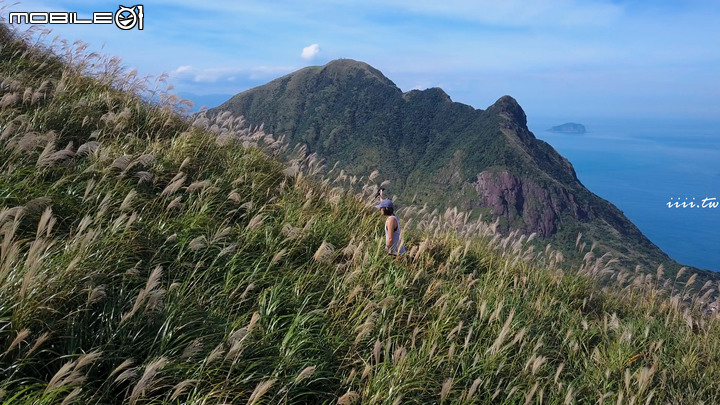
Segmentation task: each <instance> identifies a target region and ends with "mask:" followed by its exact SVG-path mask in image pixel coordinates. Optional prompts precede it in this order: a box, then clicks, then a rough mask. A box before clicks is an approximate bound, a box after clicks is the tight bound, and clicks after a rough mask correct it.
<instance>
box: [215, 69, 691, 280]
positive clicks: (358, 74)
mask: <svg viewBox="0 0 720 405" xmlns="http://www.w3.org/2000/svg"><path fill="white" fill-rule="evenodd" d="M223 110H227V111H230V112H231V113H233V114H235V115H242V116H243V117H245V119H247V120H248V122H249V123H251V124H253V125H259V124H263V125H264V128H265V130H266V131H268V132H270V133H273V134H275V135H278V136H283V137H285V139H286V140H287V141H288V142H289V143H290V144H291V145H293V144H302V145H304V146H305V147H306V148H307V150H308V151H309V152H310V153H317V154H318V156H320V157H321V158H324V159H325V160H326V161H327V162H329V163H334V162H336V161H337V162H340V167H341V168H343V169H345V170H346V172H348V173H350V174H353V175H357V176H362V175H367V174H369V173H370V172H372V171H374V170H379V171H380V173H381V176H382V177H383V178H384V179H389V180H391V186H392V187H393V191H394V192H395V194H396V195H397V196H398V197H399V198H400V201H407V202H412V203H413V204H420V205H423V204H428V205H429V206H430V207H434V208H438V207H447V206H457V207H459V208H460V209H462V210H467V211H471V212H473V215H475V216H478V215H484V216H486V217H489V219H490V220H494V219H499V220H500V225H499V226H500V229H502V230H504V231H509V230H510V229H519V230H521V231H522V232H524V233H527V234H531V233H537V234H538V235H539V236H541V238H543V239H547V240H549V241H550V242H553V243H555V244H558V245H560V246H561V248H563V250H564V251H565V252H571V251H572V250H573V249H572V247H573V245H574V242H575V240H576V238H577V235H578V233H583V234H585V235H586V236H588V237H590V239H591V240H592V241H593V242H598V244H599V245H600V246H601V247H602V250H603V251H604V252H611V253H613V255H614V256H616V257H618V258H619V259H620V261H621V262H623V265H624V266H626V267H632V268H634V267H635V265H636V264H638V263H640V264H642V266H643V267H644V268H645V270H646V271H648V272H649V271H654V269H655V268H656V267H657V266H658V265H660V264H663V265H664V266H665V267H668V268H671V269H672V270H671V271H674V272H677V271H678V270H679V267H680V265H679V264H678V263H676V262H674V261H673V260H672V259H671V258H669V257H668V256H667V255H666V254H665V253H664V252H662V250H660V249H659V248H658V247H657V246H655V245H654V244H653V243H652V242H651V241H650V240H649V239H647V238H646V237H645V236H644V235H643V234H642V232H640V230H639V229H638V228H637V227H636V226H635V225H634V224H632V222H631V221H630V220H628V219H627V218H625V216H624V215H623V214H622V211H620V210H619V209H618V208H617V207H615V206H614V205H613V204H612V203H610V202H609V201H606V200H604V199H602V198H601V197H598V196H597V195H595V194H593V193H592V192H591V191H590V190H587V188H586V187H585V186H584V185H583V184H582V183H581V182H580V180H579V179H578V178H577V174H576V172H575V170H574V168H573V166H572V163H571V162H570V161H569V160H568V159H566V158H565V157H563V156H562V155H560V154H559V153H558V152H557V151H556V150H555V149H554V148H553V147H552V146H551V145H549V144H548V143H547V142H545V141H543V140H540V139H538V138H536V137H535V135H534V134H533V133H532V132H531V131H530V130H529V129H528V127H527V116H526V114H525V112H524V110H523V109H522V107H521V106H520V104H519V103H518V102H517V100H515V99H514V98H513V97H512V96H509V95H504V96H502V97H500V98H498V100H497V101H496V102H495V103H493V104H492V105H490V106H488V107H487V108H486V109H484V110H483V109H476V108H474V107H472V106H469V105H467V104H462V103H458V102H454V101H452V99H451V98H450V96H449V95H448V94H447V93H446V92H445V91H444V90H442V89H440V88H437V87H434V88H429V89H425V90H417V89H413V90H410V91H407V92H402V90H400V89H399V88H398V87H397V86H396V85H395V84H394V82H392V80H390V79H389V78H387V77H385V76H384V75H383V74H382V73H381V72H380V71H379V70H377V69H375V68H373V67H372V66H370V65H369V64H367V63H364V62H359V61H355V60H352V59H341V60H336V61H332V62H329V63H328V64H326V65H324V66H311V67H306V68H303V69H300V70H298V71H296V72H293V73H290V74H288V75H285V76H283V77H280V78H278V79H275V80H273V81H271V82H269V83H267V84H266V85H262V86H258V87H255V88H253V89H249V90H247V91H244V92H241V93H239V94H237V95H235V96H233V97H232V98H230V99H229V100H228V101H226V102H225V103H223V104H222V105H220V106H218V107H216V108H214V109H211V110H209V111H208V113H209V114H210V115H213V114H217V113H218V112H219V111H223Z"/></svg>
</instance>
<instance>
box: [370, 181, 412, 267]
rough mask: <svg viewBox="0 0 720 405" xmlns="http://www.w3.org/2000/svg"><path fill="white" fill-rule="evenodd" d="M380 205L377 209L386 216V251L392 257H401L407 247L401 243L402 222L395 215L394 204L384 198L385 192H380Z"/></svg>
mask: <svg viewBox="0 0 720 405" xmlns="http://www.w3.org/2000/svg"><path fill="white" fill-rule="evenodd" d="M379 195H380V199H381V200H380V204H378V205H376V206H375V208H379V209H380V213H381V214H383V215H384V216H386V217H387V218H386V219H385V250H387V252H388V254H389V255H391V256H399V255H401V254H403V253H405V246H403V245H402V242H401V241H400V222H399V221H398V218H397V216H395V214H394V212H393V211H394V207H393V202H392V200H391V199H386V198H384V196H383V190H380V193H379Z"/></svg>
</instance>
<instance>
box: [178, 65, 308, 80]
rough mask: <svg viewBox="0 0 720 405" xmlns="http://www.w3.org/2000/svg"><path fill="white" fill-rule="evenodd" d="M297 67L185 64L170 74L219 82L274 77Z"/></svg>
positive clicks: (186, 78)
mask: <svg viewBox="0 0 720 405" xmlns="http://www.w3.org/2000/svg"><path fill="white" fill-rule="evenodd" d="M296 69H297V68H295V67H291V66H254V67H211V68H202V69H201V68H196V67H193V66H189V65H184V66H180V67H178V68H177V69H175V70H173V71H172V73H171V74H170V76H172V77H175V78H178V79H185V80H189V81H191V82H194V83H218V82H233V81H236V80H238V79H239V78H245V79H248V80H268V79H274V78H275V77H277V76H279V75H282V74H286V73H289V72H291V71H293V70H296Z"/></svg>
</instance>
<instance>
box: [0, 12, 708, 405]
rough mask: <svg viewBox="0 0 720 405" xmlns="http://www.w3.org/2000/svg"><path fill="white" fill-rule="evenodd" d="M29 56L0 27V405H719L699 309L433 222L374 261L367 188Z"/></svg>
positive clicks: (243, 133) (298, 155)
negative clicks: (399, 250) (393, 253)
mask: <svg viewBox="0 0 720 405" xmlns="http://www.w3.org/2000/svg"><path fill="white" fill-rule="evenodd" d="M31 38H36V36H32V35H25V36H23V37H21V36H19V35H18V34H14V33H12V32H10V31H9V30H8V29H7V28H6V27H5V26H4V25H0V401H2V402H3V403H5V404H114V403H118V404H120V403H122V404H161V403H170V404H221V403H228V404H230V403H232V404H285V403H287V404H302V403H305V404H406V403H416V404H434V403H437V404H466V403H513V404H514V403H521V404H530V403H533V404H534V403H550V404H571V403H607V404H654V403H676V404H688V403H706V404H713V403H720V389H718V385H717V382H718V381H720V347H719V345H718V344H719V343H720V327H718V320H717V316H716V315H715V313H714V312H712V311H709V310H708V309H707V301H708V298H709V297H710V296H712V295H713V294H714V291H715V288H716V287H717V286H712V285H704V286H702V287H699V286H696V285H695V284H694V283H693V282H694V280H695V278H694V277H690V280H688V282H687V283H685V282H682V283H673V282H672V281H673V280H666V279H665V276H664V274H663V269H662V268H660V269H658V271H657V274H653V275H646V274H641V273H637V274H633V273H629V272H624V273H617V272H616V271H614V270H613V261H612V259H611V258H608V257H600V258H597V257H595V256H594V254H593V248H592V241H588V240H584V239H583V237H582V235H579V236H578V243H577V248H578V250H580V251H581V253H584V255H585V260H584V262H583V263H582V264H580V265H570V264H568V263H566V262H565V261H564V260H563V258H562V255H560V254H559V253H556V252H555V251H554V250H553V249H552V247H551V246H547V247H543V245H542V243H540V242H539V241H537V240H535V238H533V236H532V235H531V236H530V237H525V236H519V235H515V234H513V235H499V234H497V233H496V232H495V231H494V226H493V225H492V224H490V225H488V224H485V223H483V222H472V221H469V220H468V215H466V214H464V213H461V212H457V211H456V210H454V209H448V210H447V211H446V212H444V213H437V212H426V210H425V209H420V208H414V207H407V208H406V209H404V210H403V211H401V213H400V218H401V221H402V223H403V224H404V225H405V227H406V228H407V230H408V231H407V232H406V235H405V241H406V245H407V247H408V250H409V252H408V253H407V254H406V255H405V256H404V257H402V258H401V259H398V260H394V259H392V258H390V257H388V256H387V255H386V254H385V252H384V250H383V236H384V234H383V230H382V224H383V218H382V217H381V216H380V215H379V214H378V213H377V212H376V211H375V210H373V209H371V201H372V199H373V196H374V194H375V191H376V190H377V187H378V184H377V183H378V180H379V178H378V176H379V175H378V173H371V174H368V175H367V176H366V177H363V178H357V177H349V176H347V175H346V174H345V173H344V172H342V171H341V170H340V167H335V168H330V167H323V165H322V164H321V162H319V161H318V160H317V159H316V158H315V157H314V156H313V155H309V156H306V154H305V153H304V151H303V150H294V151H293V150H288V148H287V147H286V146H285V144H284V143H283V142H282V140H281V139H276V138H274V137H273V136H272V135H270V134H265V133H263V131H262V129H261V128H247V127H245V126H244V125H243V120H242V119H241V118H235V117H230V116H228V115H227V114H226V115H222V116H219V117H215V118H214V119H212V120H210V119H207V118H205V117H204V116H203V115H199V116H195V117H192V118H185V116H184V115H183V114H182V112H183V111H184V110H185V107H184V105H183V103H182V102H181V101H180V100H178V99H177V98H175V97H173V96H168V95H167V94H166V91H165V90H166V89H165V88H164V84H163V83H162V81H161V80H157V81H153V80H148V79H142V78H138V77H137V75H136V73H135V72H132V71H127V70H125V69H123V68H122V66H121V65H120V63H119V62H118V61H117V60H114V59H108V58H105V57H102V56H99V55H94V54H89V53H87V52H85V51H84V48H83V46H82V45H69V44H64V43H62V42H56V43H54V45H53V48H52V50H50V49H43V48H41V47H38V46H36V45H33V43H35V42H36V41H37V43H39V42H40V41H38V40H37V39H31ZM141 95H142V96H141ZM149 99H152V100H156V102H154V103H149V102H147V101H146V100H149ZM288 156H290V157H288ZM686 277H687V276H686ZM607 278H610V279H611V281H610V282H608V281H607V280H605V281H604V282H603V283H602V284H599V283H598V280H601V279H607ZM601 285H603V286H604V287H601Z"/></svg>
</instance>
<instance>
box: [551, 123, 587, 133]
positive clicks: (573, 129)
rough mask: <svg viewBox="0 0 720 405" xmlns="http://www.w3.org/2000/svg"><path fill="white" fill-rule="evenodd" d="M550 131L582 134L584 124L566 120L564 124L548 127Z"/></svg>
mask: <svg viewBox="0 0 720 405" xmlns="http://www.w3.org/2000/svg"><path fill="white" fill-rule="evenodd" d="M548 131H550V132H559V133H562V134H584V133H585V125H583V124H576V123H574V122H568V123H566V124H562V125H558V126H556V127H552V128H550V129H548Z"/></svg>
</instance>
